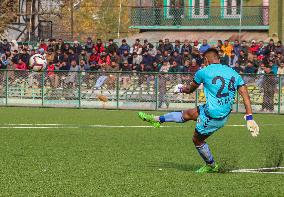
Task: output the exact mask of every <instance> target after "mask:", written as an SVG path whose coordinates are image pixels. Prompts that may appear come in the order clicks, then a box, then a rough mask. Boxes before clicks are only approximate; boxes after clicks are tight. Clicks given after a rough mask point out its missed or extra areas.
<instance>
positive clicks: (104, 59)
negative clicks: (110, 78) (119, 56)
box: [98, 52, 111, 69]
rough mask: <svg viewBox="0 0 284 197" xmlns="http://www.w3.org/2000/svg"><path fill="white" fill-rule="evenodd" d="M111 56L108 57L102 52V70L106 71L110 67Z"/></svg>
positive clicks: (100, 61) (100, 64)
mask: <svg viewBox="0 0 284 197" xmlns="http://www.w3.org/2000/svg"><path fill="white" fill-rule="evenodd" d="M110 63H111V62H110V56H109V55H107V53H106V52H102V55H101V56H100V59H99V62H98V65H99V66H100V67H101V68H102V69H105V68H106V67H108V66H109V65H110Z"/></svg>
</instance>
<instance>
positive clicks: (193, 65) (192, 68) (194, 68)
mask: <svg viewBox="0 0 284 197" xmlns="http://www.w3.org/2000/svg"><path fill="white" fill-rule="evenodd" d="M199 69H200V67H199V65H198V64H197V61H196V60H195V59H192V61H191V64H190V66H189V70H188V71H189V72H190V73H192V74H193V75H194V74H195V73H196V72H197V71H198V70H199Z"/></svg>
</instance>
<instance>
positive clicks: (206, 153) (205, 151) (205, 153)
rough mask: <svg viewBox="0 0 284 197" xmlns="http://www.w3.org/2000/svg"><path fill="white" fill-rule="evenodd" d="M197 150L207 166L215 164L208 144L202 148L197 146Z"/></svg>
mask: <svg viewBox="0 0 284 197" xmlns="http://www.w3.org/2000/svg"><path fill="white" fill-rule="evenodd" d="M196 149H197V151H198V152H199V155H200V156H201V157H202V159H203V160H204V161H205V163H206V164H209V165H213V164H214V163H215V161H214V158H213V156H212V154H211V152H210V149H209V146H208V144H206V143H204V144H202V145H201V146H196Z"/></svg>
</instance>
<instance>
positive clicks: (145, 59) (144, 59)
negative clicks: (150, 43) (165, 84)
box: [142, 51, 154, 65]
mask: <svg viewBox="0 0 284 197" xmlns="http://www.w3.org/2000/svg"><path fill="white" fill-rule="evenodd" d="M142 62H143V64H145V65H152V64H153V62H154V57H152V56H151V55H149V53H148V51H145V52H144V54H143V56H142Z"/></svg>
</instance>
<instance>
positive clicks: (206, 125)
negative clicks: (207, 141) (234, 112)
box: [195, 105, 229, 136]
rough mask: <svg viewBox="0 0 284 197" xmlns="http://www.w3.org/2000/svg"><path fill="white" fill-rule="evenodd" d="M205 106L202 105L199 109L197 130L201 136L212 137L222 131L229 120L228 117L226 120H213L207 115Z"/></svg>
mask: <svg viewBox="0 0 284 197" xmlns="http://www.w3.org/2000/svg"><path fill="white" fill-rule="evenodd" d="M204 107H205V105H200V106H199V107H198V114H199V116H198V118H197V122H196V127H195V130H196V132H197V133H199V134H201V135H206V136H209V135H212V134H213V133H214V132H215V131H217V130H218V129H221V128H222V127H223V126H224V125H225V124H226V122H227V120H228V115H229V114H228V115H227V116H226V117H224V118H216V119H215V118H211V117H209V116H208V115H206V114H205V111H204Z"/></svg>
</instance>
